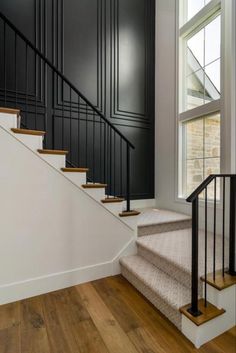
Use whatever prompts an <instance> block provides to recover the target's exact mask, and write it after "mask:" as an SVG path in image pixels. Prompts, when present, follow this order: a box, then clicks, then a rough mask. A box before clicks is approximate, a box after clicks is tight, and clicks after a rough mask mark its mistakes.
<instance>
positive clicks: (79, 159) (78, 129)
mask: <svg viewBox="0 0 236 353" xmlns="http://www.w3.org/2000/svg"><path fill="white" fill-rule="evenodd" d="M77 149H78V151H77V153H78V166H79V165H80V163H81V157H80V154H81V151H80V96H78V116H77Z"/></svg>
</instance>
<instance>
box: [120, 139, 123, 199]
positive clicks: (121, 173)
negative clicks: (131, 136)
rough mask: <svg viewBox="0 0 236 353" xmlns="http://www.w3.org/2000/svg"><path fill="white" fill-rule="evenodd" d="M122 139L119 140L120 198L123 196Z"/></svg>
mask: <svg viewBox="0 0 236 353" xmlns="http://www.w3.org/2000/svg"><path fill="white" fill-rule="evenodd" d="M122 142H123V141H122V138H120V196H123V159H122V156H123V148H122V147H123V144H122Z"/></svg>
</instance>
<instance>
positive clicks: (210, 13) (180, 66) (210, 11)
mask: <svg viewBox="0 0 236 353" xmlns="http://www.w3.org/2000/svg"><path fill="white" fill-rule="evenodd" d="M178 3H179V8H177V16H178V19H177V21H176V22H177V26H178V27H177V31H176V32H177V38H176V43H178V44H177V48H178V50H177V51H176V52H177V53H176V54H177V60H176V62H177V70H176V71H177V75H176V82H177V83H178V84H177V85H176V86H177V104H176V110H177V114H176V116H177V129H176V131H177V153H178V156H177V190H176V198H177V200H185V195H184V188H185V187H184V184H186V180H184V178H185V175H186V170H185V163H184V155H185V146H184V138H183V123H184V122H186V121H190V120H194V119H196V118H204V117H206V116H209V115H212V114H214V113H220V114H221V110H222V109H221V108H222V96H223V94H222V86H223V85H222V72H223V70H222V66H223V55H222V54H223V53H222V52H223V51H222V49H221V98H220V99H218V100H214V101H212V102H209V103H205V104H203V105H201V106H199V107H196V108H193V109H190V110H186V111H182V110H183V109H182V107H183V106H184V104H185V102H184V99H185V86H184V85H185V84H186V82H185V80H183V79H182V78H183V77H186V75H185V72H183V70H186V67H187V65H186V58H187V55H186V52H187V40H188V39H189V38H190V37H192V36H193V35H194V34H195V33H197V32H199V31H200V30H201V29H202V28H204V27H205V26H206V25H207V24H209V23H210V22H212V21H213V20H214V18H216V17H217V16H219V15H222V1H221V0H212V1H210V2H209V3H208V4H207V5H205V6H204V7H203V8H202V9H201V10H200V11H199V12H198V13H197V14H196V15H195V16H193V17H192V18H191V19H190V20H189V21H187V22H185V21H184V20H185V18H186V17H187V6H186V5H187V0H184V1H178ZM181 14H182V16H181ZM184 17H185V18H184ZM221 22H223V21H222V19H221ZM179 24H182V26H181V27H179ZM222 28H223V26H222ZM222 33H223V31H222V29H221V36H222ZM222 38H223V36H222ZM221 126H222V123H221ZM221 144H222V141H221ZM221 158H222V154H221ZM220 164H221V163H220Z"/></svg>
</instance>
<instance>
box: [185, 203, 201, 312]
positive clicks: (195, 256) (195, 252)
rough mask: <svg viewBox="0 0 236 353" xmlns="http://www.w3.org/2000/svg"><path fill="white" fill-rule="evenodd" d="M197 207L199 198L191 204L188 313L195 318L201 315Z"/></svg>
mask: <svg viewBox="0 0 236 353" xmlns="http://www.w3.org/2000/svg"><path fill="white" fill-rule="evenodd" d="M198 205H199V198H198V196H196V198H195V199H194V200H193V202H192V288H191V292H192V294H191V298H192V299H191V308H189V309H188V312H189V313H190V314H191V315H193V316H195V317H197V316H199V315H201V312H200V311H199V309H198V221H199V220H198V217H199V216H198Z"/></svg>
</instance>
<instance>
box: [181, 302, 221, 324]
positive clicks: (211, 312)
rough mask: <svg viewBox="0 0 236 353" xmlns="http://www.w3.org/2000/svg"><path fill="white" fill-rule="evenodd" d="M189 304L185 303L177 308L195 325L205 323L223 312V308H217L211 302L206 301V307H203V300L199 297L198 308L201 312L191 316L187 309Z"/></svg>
mask: <svg viewBox="0 0 236 353" xmlns="http://www.w3.org/2000/svg"><path fill="white" fill-rule="evenodd" d="M190 306H191V304H188V305H185V306H183V307H182V308H180V309H179V311H180V312H181V314H183V315H185V316H186V317H187V318H188V319H189V320H191V321H192V322H193V323H194V324H195V325H197V326H200V325H203V324H205V323H206V322H208V321H210V320H212V319H215V318H216V317H218V316H220V315H222V314H224V313H225V310H224V309H218V308H217V307H216V306H214V305H213V304H211V303H208V302H207V307H205V300H204V299H199V300H198V308H199V310H200V311H201V312H202V315H199V316H197V317H194V316H192V315H191V314H190V313H189V312H188V309H189V308H190Z"/></svg>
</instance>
